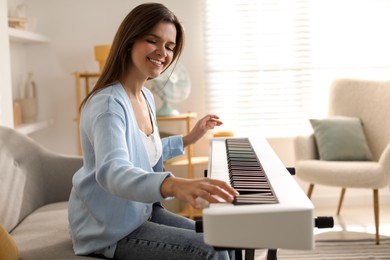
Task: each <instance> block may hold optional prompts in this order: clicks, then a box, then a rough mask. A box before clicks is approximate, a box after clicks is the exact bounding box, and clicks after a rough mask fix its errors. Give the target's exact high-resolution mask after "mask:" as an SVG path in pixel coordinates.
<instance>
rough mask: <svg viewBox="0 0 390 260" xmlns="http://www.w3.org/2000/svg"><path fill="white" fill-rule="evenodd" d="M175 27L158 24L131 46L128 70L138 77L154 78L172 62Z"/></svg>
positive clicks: (170, 24) (165, 23) (167, 24)
mask: <svg viewBox="0 0 390 260" xmlns="http://www.w3.org/2000/svg"><path fill="white" fill-rule="evenodd" d="M175 42H176V27H175V26H174V25H173V24H172V23H168V22H160V23H158V24H157V25H156V26H155V27H154V28H153V30H152V31H151V32H150V33H149V34H147V35H145V36H144V37H142V38H141V39H140V40H138V41H136V42H135V43H134V44H133V48H132V50H131V58H132V67H131V68H130V70H131V71H132V72H134V73H137V74H138V75H139V76H140V77H144V78H145V80H146V79H147V78H155V77H157V76H159V75H160V74H161V72H162V71H164V69H166V68H167V67H168V65H169V64H170V63H171V62H172V58H173V53H174V49H175V45H176V43H175Z"/></svg>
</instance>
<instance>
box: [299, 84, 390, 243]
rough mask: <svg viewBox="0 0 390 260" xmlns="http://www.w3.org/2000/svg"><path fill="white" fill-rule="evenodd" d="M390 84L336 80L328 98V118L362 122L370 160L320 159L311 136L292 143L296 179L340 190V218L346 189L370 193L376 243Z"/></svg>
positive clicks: (388, 172)
mask: <svg viewBox="0 0 390 260" xmlns="http://www.w3.org/2000/svg"><path fill="white" fill-rule="evenodd" d="M388 111H390V81H370V80H353V79H339V80H336V81H334V82H333V84H332V86H331V89H330V95H329V110H328V115H329V117H333V116H345V117H357V118H359V119H360V120H361V122H362V126H363V131H364V135H365V138H366V140H367V144H368V147H369V149H370V151H371V153H372V159H373V160H372V161H325V160H320V156H319V152H318V146H317V142H316V139H315V137H314V134H312V135H310V136H298V137H296V138H295V140H294V149H295V159H296V161H295V169H296V175H297V177H298V178H299V179H301V180H303V181H306V182H309V183H310V185H309V190H308V193H307V195H308V197H309V198H311V195H312V193H313V188H314V185H316V184H320V185H327V186H336V187H341V196H340V199H339V204H338V208H337V215H339V213H340V210H341V206H342V203H343V199H344V195H345V191H346V189H347V188H365V189H372V190H373V197H374V218H375V231H376V235H375V240H376V244H379V243H380V238H379V195H378V194H379V189H381V188H384V187H387V186H389V184H390V131H389V129H390V116H389V115H388V113H389V112H388Z"/></svg>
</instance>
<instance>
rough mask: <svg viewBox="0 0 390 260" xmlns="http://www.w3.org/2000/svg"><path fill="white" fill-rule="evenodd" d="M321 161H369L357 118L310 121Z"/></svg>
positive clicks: (360, 125)
mask: <svg viewBox="0 0 390 260" xmlns="http://www.w3.org/2000/svg"><path fill="white" fill-rule="evenodd" d="M310 124H311V125H312V127H313V130H314V137H315V140H316V143H317V147H318V152H319V155H320V159H321V160H326V161H371V160H372V154H371V151H370V149H369V147H368V144H367V141H366V137H365V135H364V132H363V126H362V123H361V121H360V119H359V118H357V117H342V116H338V117H330V118H326V119H310Z"/></svg>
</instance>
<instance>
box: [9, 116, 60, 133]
mask: <svg viewBox="0 0 390 260" xmlns="http://www.w3.org/2000/svg"><path fill="white" fill-rule="evenodd" d="M53 123H54V120H53V119H48V120H42V121H38V122H36V123H32V124H22V125H20V126H17V127H16V128H15V129H16V130H17V131H18V132H20V133H22V134H25V135H28V134H31V133H34V132H37V131H39V130H41V129H44V128H47V127H49V126H50V125H52V124H53Z"/></svg>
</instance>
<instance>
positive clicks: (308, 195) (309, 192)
mask: <svg viewBox="0 0 390 260" xmlns="http://www.w3.org/2000/svg"><path fill="white" fill-rule="evenodd" d="M313 189H314V184H313V183H310V185H309V189H308V190H307V197H308V198H309V199H310V198H311V194H312V193H313Z"/></svg>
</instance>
